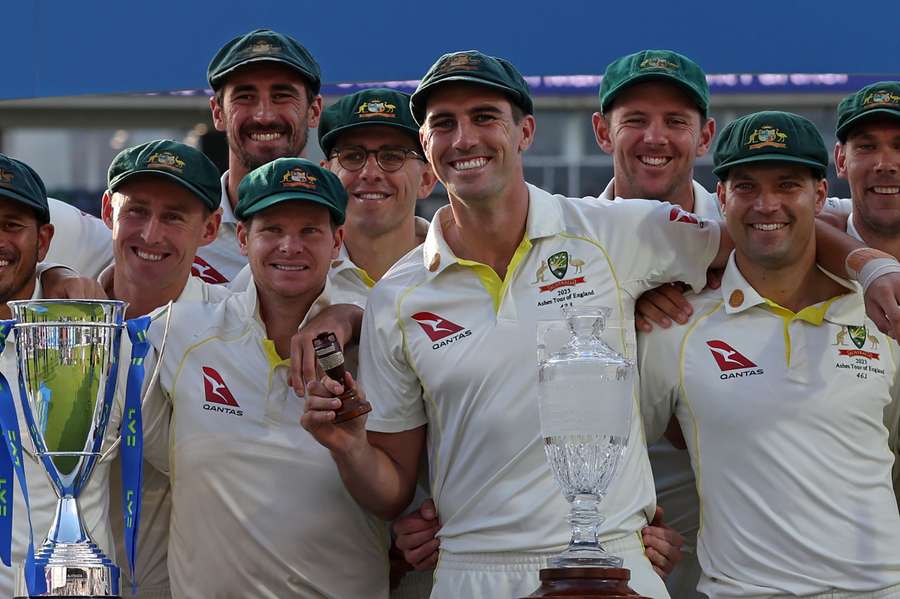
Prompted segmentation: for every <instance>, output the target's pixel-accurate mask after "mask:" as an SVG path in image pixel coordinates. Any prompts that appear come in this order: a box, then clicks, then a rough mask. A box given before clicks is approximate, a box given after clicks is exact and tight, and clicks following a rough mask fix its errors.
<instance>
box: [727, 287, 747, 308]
mask: <svg viewBox="0 0 900 599" xmlns="http://www.w3.org/2000/svg"><path fill="white" fill-rule="evenodd" d="M743 303H744V292H743V291H741V290H740V289H735V290H734V291H732V292H731V295H730V296H728V305H729V306H731V307H732V308H740V306H741V304H743Z"/></svg>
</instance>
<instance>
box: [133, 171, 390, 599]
mask: <svg viewBox="0 0 900 599" xmlns="http://www.w3.org/2000/svg"><path fill="white" fill-rule="evenodd" d="M238 197H239V198H240V200H239V202H238V205H237V207H236V210H235V214H236V216H237V218H238V219H240V222H239V224H238V227H237V237H238V240H239V242H240V247H241V251H242V252H243V253H244V254H245V255H246V256H247V258H248V261H249V264H250V269H251V272H252V279H251V281H250V284H249V285H248V287H247V289H246V291H244V292H241V293H235V294H233V295H230V296H229V297H228V298H227V299H225V300H224V301H222V302H220V303H218V304H211V303H209V302H188V303H181V302H179V303H176V304H175V305H174V306H173V307H172V310H171V324H170V328H172V330H177V331H181V332H182V333H181V334H179V335H171V336H170V337H169V340H168V342H167V345H166V348H165V352H164V354H163V356H162V358H161V359H162V365H161V371H160V378H159V387H158V389H156V390H154V391H159V392H158V393H153V394H151V396H150V397H149V398H148V400H147V409H146V414H147V417H146V418H145V421H146V422H150V424H149V426H148V427H147V429H146V431H147V444H146V447H147V456H148V459H149V460H150V461H151V462H152V463H154V464H155V465H156V466H157V467H158V468H160V469H162V470H163V471H166V472H168V473H169V474H170V477H171V484H172V518H171V529H170V532H171V534H170V536H169V574H170V577H171V581H172V594H173V596H175V597H222V598H224V599H229V598H235V599H238V598H243V597H266V598H271V599H276V598H282V597H320V596H324V597H372V598H373V599H375V598H378V599H386V597H387V595H388V562H387V549H388V538H387V529H386V526H385V524H384V522H381V521H379V520H378V519H377V518H374V517H372V516H370V515H368V514H367V513H365V512H364V511H363V510H362V508H360V507H359V505H358V504H357V503H356V502H355V501H354V500H353V498H352V497H351V496H350V494H349V493H348V492H347V490H346V489H345V488H344V486H343V484H342V482H341V479H340V476H339V474H338V471H337V468H336V467H335V465H334V463H333V462H332V461H331V459H330V457H329V456H328V452H327V451H326V450H325V449H324V448H322V447H321V446H320V445H319V444H318V443H316V441H315V440H314V439H313V438H312V437H311V436H310V435H308V434H307V433H306V432H305V431H303V430H301V429H300V428H299V427H298V426H297V422H298V420H299V419H300V415H301V413H302V411H303V404H304V401H303V399H302V398H299V397H298V396H297V395H295V394H294V392H293V390H292V389H291V387H290V385H289V384H288V375H289V361H288V360H287V359H283V358H284V357H286V356H288V355H289V346H290V340H291V337H292V335H294V333H295V332H296V331H297V328H298V327H299V326H300V325H301V324H304V323H306V322H307V321H308V320H309V319H310V318H312V317H314V316H315V315H316V314H317V313H319V312H320V311H321V310H322V309H323V308H324V307H325V306H328V305H329V304H330V296H331V293H330V287H329V283H328V278H327V274H328V270H329V268H330V266H331V262H332V260H334V259H335V258H336V257H337V255H338V253H339V252H340V248H341V240H342V237H343V228H342V225H343V222H344V211H345V206H346V203H347V194H346V192H345V191H344V189H343V187H342V186H341V183H340V181H339V180H338V178H337V177H336V176H335V175H333V174H332V173H330V172H328V171H327V170H325V169H323V168H321V167H319V166H317V165H314V164H312V163H311V162H309V161H306V160H302V159H297V158H279V159H277V160H275V161H272V162H269V163H267V164H265V165H264V166H262V167H260V168H258V169H256V170H255V171H253V172H251V173H250V174H249V175H247V176H246V177H245V178H244V180H243V181H242V182H241V185H240V186H239V188H238ZM158 323H160V321H159V320H157V321H156V322H155V323H154V326H153V327H152V328H151V332H150V337H151V340H152V341H153V344H154V347H157V348H158V347H159V344H160V341H161V337H162V326H161V324H158ZM223 564H226V565H227V566H228V567H225V568H223V567H222V565H223ZM338 565H339V566H341V567H337V566H338ZM198 572H205V573H214V575H202V576H198V574H197V573H198ZM348 572H349V574H348Z"/></svg>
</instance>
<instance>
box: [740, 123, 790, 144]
mask: <svg viewBox="0 0 900 599" xmlns="http://www.w3.org/2000/svg"><path fill="white" fill-rule="evenodd" d="M787 139H788V134H787V133H784V132H783V131H781V130H780V129H776V128H775V127H772V126H769V125H764V126H763V127H760V128H759V129H756V130H755V131H753V133H751V134H750V137H749V138H748V139H747V147H748V148H749V149H751V150H758V149H759V148H765V147H770V148H786V147H787V144H786V143H785V142H786V141H787Z"/></svg>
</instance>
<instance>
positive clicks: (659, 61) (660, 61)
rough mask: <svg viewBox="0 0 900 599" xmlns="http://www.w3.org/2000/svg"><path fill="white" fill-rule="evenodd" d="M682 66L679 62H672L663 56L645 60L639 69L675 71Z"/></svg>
mask: <svg viewBox="0 0 900 599" xmlns="http://www.w3.org/2000/svg"><path fill="white" fill-rule="evenodd" d="M679 66H680V65H679V64H678V63H677V62H672V61H671V60H669V59H667V58H663V57H662V56H654V57H652V58H645V59H644V60H642V61H641V64H639V65H638V68H639V69H641V70H644V69H662V70H664V71H674V70H675V69H677V68H678V67H679Z"/></svg>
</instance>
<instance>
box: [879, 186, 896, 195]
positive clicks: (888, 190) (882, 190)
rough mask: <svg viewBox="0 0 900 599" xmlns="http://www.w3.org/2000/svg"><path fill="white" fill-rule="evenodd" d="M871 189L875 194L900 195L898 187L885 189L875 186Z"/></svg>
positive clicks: (884, 187)
mask: <svg viewBox="0 0 900 599" xmlns="http://www.w3.org/2000/svg"><path fill="white" fill-rule="evenodd" d="M873 189H874V190H875V193H885V194H895V193H900V187H886V186H883V185H876V186H875V187H874V188H873Z"/></svg>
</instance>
